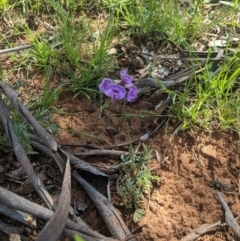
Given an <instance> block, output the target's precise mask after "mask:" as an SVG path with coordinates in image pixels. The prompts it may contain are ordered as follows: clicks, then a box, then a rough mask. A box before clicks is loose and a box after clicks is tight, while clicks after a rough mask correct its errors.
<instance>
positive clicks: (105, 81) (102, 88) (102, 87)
mask: <svg viewBox="0 0 240 241" xmlns="http://www.w3.org/2000/svg"><path fill="white" fill-rule="evenodd" d="M111 83H112V80H111V79H108V78H104V79H103V80H102V82H101V83H100V85H99V90H100V91H101V92H102V93H104V91H105V89H106V88H107V86H108V85H110V84H111Z"/></svg>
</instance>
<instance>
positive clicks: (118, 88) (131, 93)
mask: <svg viewBox="0 0 240 241" xmlns="http://www.w3.org/2000/svg"><path fill="white" fill-rule="evenodd" d="M120 79H121V81H120V83H119V84H117V83H115V82H113V80H112V79H109V78H104V79H103V80H102V82H101V83H100V85H99V90H100V91H101V92H102V93H104V94H105V95H106V96H108V97H110V98H111V100H112V101H115V100H123V99H126V100H127V101H128V102H133V101H135V100H136V99H137V93H138V88H137V86H135V85H134V84H133V83H132V76H130V75H128V74H127V73H126V71H125V70H121V71H120Z"/></svg>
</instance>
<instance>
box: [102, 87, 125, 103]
mask: <svg viewBox="0 0 240 241" xmlns="http://www.w3.org/2000/svg"><path fill="white" fill-rule="evenodd" d="M104 94H105V95H106V96H108V97H110V98H111V99H112V101H115V100H122V99H124V97H125V96H126V90H125V88H124V87H123V86H121V85H117V84H109V85H108V86H107V87H106V89H105V91H104Z"/></svg>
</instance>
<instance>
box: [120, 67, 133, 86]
mask: <svg viewBox="0 0 240 241" xmlns="http://www.w3.org/2000/svg"><path fill="white" fill-rule="evenodd" d="M120 77H121V80H122V83H123V85H124V86H125V87H127V88H129V87H131V86H132V85H133V83H132V76H130V75H128V74H127V72H126V71H125V70H121V71H120Z"/></svg>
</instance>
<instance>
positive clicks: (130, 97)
mask: <svg viewBox="0 0 240 241" xmlns="http://www.w3.org/2000/svg"><path fill="white" fill-rule="evenodd" d="M137 92H138V88H137V86H135V85H133V86H131V87H130V88H129V90H128V93H127V96H126V99H127V101H128V102H133V101H135V100H136V99H137Z"/></svg>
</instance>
